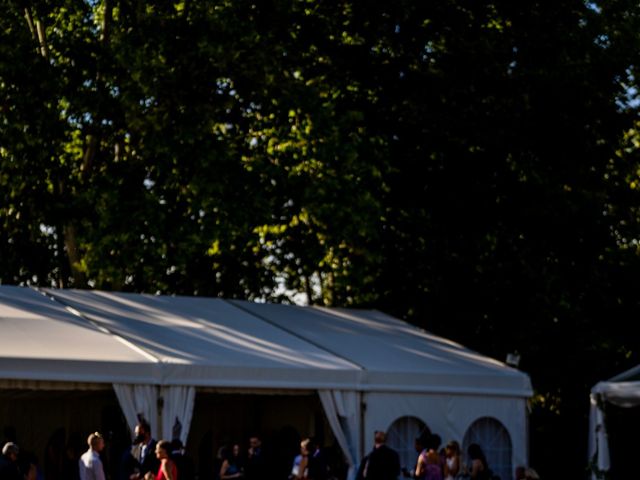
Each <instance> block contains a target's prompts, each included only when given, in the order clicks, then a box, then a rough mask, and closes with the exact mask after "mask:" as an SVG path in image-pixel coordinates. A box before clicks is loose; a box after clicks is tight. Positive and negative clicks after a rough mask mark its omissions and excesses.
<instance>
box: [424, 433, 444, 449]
mask: <svg viewBox="0 0 640 480" xmlns="http://www.w3.org/2000/svg"><path fill="white" fill-rule="evenodd" d="M441 444H442V438H440V435H438V434H437V433H433V434H431V435H429V441H428V442H427V445H426V447H427V448H428V449H429V450H435V451H438V449H439V448H440V445H441Z"/></svg>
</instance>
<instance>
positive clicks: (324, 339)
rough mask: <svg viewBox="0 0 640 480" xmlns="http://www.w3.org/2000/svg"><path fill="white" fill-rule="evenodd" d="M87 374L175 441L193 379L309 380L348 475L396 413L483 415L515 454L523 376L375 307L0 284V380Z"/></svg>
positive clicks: (69, 380)
mask: <svg viewBox="0 0 640 480" xmlns="http://www.w3.org/2000/svg"><path fill="white" fill-rule="evenodd" d="M92 383H100V384H109V385H112V386H113V389H114V391H115V393H116V396H117V398H118V402H119V404H120V407H121V408H122V411H123V413H124V415H125V418H126V419H127V423H128V424H129V426H130V427H131V428H133V425H135V418H136V414H137V413H143V414H144V415H145V417H146V418H148V419H149V420H150V422H151V423H152V428H153V429H154V431H156V432H159V436H160V437H161V436H162V433H163V432H164V433H165V434H166V435H165V436H167V435H170V434H169V433H168V432H171V431H172V427H173V425H174V422H175V420H174V419H176V418H177V419H178V420H179V421H180V423H181V424H182V431H181V438H182V440H183V441H186V439H187V437H188V432H189V426H190V422H191V416H192V414H193V405H194V398H195V395H196V389H198V388H204V387H216V388H232V389H235V390H243V389H244V390H247V391H259V390H260V389H281V390H288V391H289V390H291V391H296V390H314V391H317V393H318V396H319V398H320V401H321V404H322V407H323V409H324V413H325V416H326V419H327V422H328V423H329V425H330V427H331V430H332V432H333V434H334V436H335V438H336V440H337V442H338V444H339V445H340V447H341V449H342V451H343V453H344V456H345V459H346V461H347V463H348V464H349V465H350V467H351V470H350V475H353V468H354V467H355V466H356V465H357V463H358V461H359V459H360V458H362V455H363V453H364V452H366V451H368V450H369V449H370V448H371V446H372V445H371V439H372V436H373V432H374V430H378V429H388V428H389V427H390V426H391V425H392V424H393V423H394V422H396V421H398V419H402V418H410V417H415V418H418V419H420V420H421V421H422V422H424V423H425V424H427V425H428V426H429V428H430V429H431V430H432V431H434V432H437V433H439V434H440V435H441V436H442V437H443V439H444V440H445V441H447V440H448V439H459V440H462V439H463V438H471V439H474V438H476V439H477V437H474V436H473V435H471V437H469V429H470V428H471V427H472V426H473V425H474V424H475V422H478V421H480V420H482V419H490V421H491V422H493V423H495V424H497V425H499V426H500V428H501V429H502V430H503V436H504V435H506V438H507V441H508V443H509V445H508V446H509V447H510V449H509V454H510V458H508V462H507V463H508V464H509V465H517V464H526V463H527V448H528V446H527V433H528V427H527V398H528V397H530V396H531V393H532V391H531V384H530V381H529V377H528V376H527V375H526V374H523V373H522V372H519V371H517V370H515V369H513V368H510V367H508V366H507V365H505V364H503V363H501V362H498V361H495V360H492V359H490V358H487V357H484V356H482V355H480V354H478V353H475V352H473V351H471V350H468V349H466V348H464V347H462V346H461V345H459V344H456V343H454V342H451V341H448V340H446V339H443V338H441V337H437V336H434V335H431V334H429V333H426V332H424V331H422V330H419V329H417V328H415V327H413V326H411V325H409V324H407V323H406V322H403V321H401V320H398V319H395V318H392V317H390V316H388V315H385V314H383V313H380V312H378V311H365V310H346V309H327V308H319V307H298V306H288V305H275V304H264V303H262V304H260V303H251V302H244V301H228V300H223V299H216V298H199V297H172V296H152V295H140V294H125V293H112V292H100V291H87V290H54V289H42V290H35V289H30V288H21V287H12V286H0V388H14V389H15V388H46V387H47V386H49V385H57V388H61V387H60V386H62V388H64V386H65V385H66V386H68V388H69V389H73V388H74V385H78V384H92ZM160 397H161V398H162V400H163V401H162V402H160V403H159V402H158V398H160ZM159 404H160V405H161V406H162V408H161V411H158V405H159ZM508 474H509V475H510V472H508Z"/></svg>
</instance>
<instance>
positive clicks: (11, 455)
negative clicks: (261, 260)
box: [2, 442, 20, 462]
mask: <svg viewBox="0 0 640 480" xmlns="http://www.w3.org/2000/svg"><path fill="white" fill-rule="evenodd" d="M18 453H20V449H19V448H18V445H16V444H15V443H13V442H7V443H5V444H4V447H2V455H4V456H5V457H7V458H8V459H9V460H11V461H12V462H15V461H17V460H18Z"/></svg>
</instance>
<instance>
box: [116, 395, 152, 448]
mask: <svg viewBox="0 0 640 480" xmlns="http://www.w3.org/2000/svg"><path fill="white" fill-rule="evenodd" d="M113 390H114V391H115V392H116V397H117V398H118V402H119V403H120V408H121V409H122V412H123V413H124V418H126V420H127V424H128V425H129V428H130V429H131V432H132V433H133V431H134V429H135V428H136V424H137V423H138V415H142V416H143V417H144V418H145V420H147V422H149V425H151V434H152V435H153V436H155V435H157V434H158V433H160V432H158V388H157V387H156V386H155V385H129V384H120V383H114V384H113Z"/></svg>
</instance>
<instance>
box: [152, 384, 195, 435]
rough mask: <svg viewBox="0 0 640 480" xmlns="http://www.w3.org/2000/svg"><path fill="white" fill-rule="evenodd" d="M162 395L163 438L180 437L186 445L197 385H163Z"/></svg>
mask: <svg viewBox="0 0 640 480" xmlns="http://www.w3.org/2000/svg"><path fill="white" fill-rule="evenodd" d="M160 395H161V396H162V398H163V406H162V435H163V438H165V439H167V440H173V439H175V438H179V439H180V440H181V441H182V444H183V445H186V443H187V436H188V435H189V428H190V427H191V417H192V416H193V405H194V403H195V398H196V389H195V387H179V386H172V387H162V388H161V389H160Z"/></svg>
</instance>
